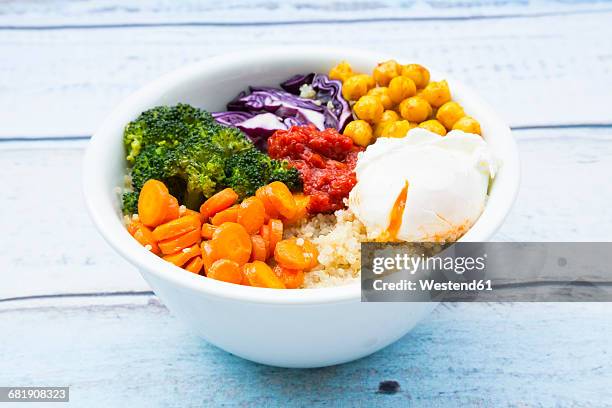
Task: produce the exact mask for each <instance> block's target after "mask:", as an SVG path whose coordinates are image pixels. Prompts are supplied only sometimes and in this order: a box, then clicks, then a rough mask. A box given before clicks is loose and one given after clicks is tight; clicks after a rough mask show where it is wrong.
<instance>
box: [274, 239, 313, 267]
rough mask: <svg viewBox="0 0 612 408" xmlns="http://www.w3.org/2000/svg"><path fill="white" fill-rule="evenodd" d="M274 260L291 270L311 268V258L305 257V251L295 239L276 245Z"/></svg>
mask: <svg viewBox="0 0 612 408" xmlns="http://www.w3.org/2000/svg"><path fill="white" fill-rule="evenodd" d="M274 259H275V260H276V262H278V264H279V265H281V266H284V267H285V268H289V269H302V270H303V269H305V268H307V267H308V266H310V258H308V259H306V257H305V256H304V249H303V248H302V247H301V246H299V245H298V244H297V243H296V239H295V238H290V239H285V240H282V241H280V242H279V243H278V244H276V248H275V249H274Z"/></svg>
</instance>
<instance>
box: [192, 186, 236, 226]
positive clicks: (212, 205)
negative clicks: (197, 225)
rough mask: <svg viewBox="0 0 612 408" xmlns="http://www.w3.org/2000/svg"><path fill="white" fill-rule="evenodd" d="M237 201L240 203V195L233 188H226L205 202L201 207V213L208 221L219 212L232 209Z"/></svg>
mask: <svg viewBox="0 0 612 408" xmlns="http://www.w3.org/2000/svg"><path fill="white" fill-rule="evenodd" d="M236 201H238V194H236V192H234V190H232V189H231V188H226V189H225V190H221V191H219V192H218V193H217V194H215V195H213V196H212V197H210V198H209V199H208V200H206V201H204V204H202V205H201V206H200V213H201V214H202V215H203V216H204V218H205V219H208V218H210V217H212V216H213V215H215V214H216V213H218V212H219V211H223V210H225V209H226V208H229V207H231V206H232V205H234V204H235V203H236Z"/></svg>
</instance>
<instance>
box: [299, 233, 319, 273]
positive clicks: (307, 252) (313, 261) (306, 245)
mask: <svg viewBox="0 0 612 408" xmlns="http://www.w3.org/2000/svg"><path fill="white" fill-rule="evenodd" d="M302 241H303V242H302ZM295 242H296V244H298V245H300V243H302V245H301V247H302V249H303V250H304V256H305V257H306V259H307V260H308V261H309V263H308V266H307V267H306V268H304V269H305V270H307V271H309V270H311V269H312V268H314V267H315V266H317V265H318V264H319V260H318V258H319V250H318V249H317V246H316V245H315V244H314V243H313V242H312V241H309V240H307V239H304V238H301V239H300V238H298V239H296V241H295Z"/></svg>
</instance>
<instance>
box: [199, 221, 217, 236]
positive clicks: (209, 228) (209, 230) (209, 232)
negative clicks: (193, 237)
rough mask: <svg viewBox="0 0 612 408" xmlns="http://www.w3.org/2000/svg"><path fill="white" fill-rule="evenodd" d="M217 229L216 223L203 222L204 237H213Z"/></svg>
mask: <svg viewBox="0 0 612 408" xmlns="http://www.w3.org/2000/svg"><path fill="white" fill-rule="evenodd" d="M216 229H217V226H216V225H212V224H208V223H204V224H202V238H204V239H211V238H212V236H213V233H214V232H215V230H216Z"/></svg>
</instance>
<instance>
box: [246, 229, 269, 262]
mask: <svg viewBox="0 0 612 408" xmlns="http://www.w3.org/2000/svg"><path fill="white" fill-rule="evenodd" d="M251 244H252V246H253V249H252V250H251V258H250V261H251V262H253V261H264V262H265V261H266V259H267V258H268V244H267V242H266V241H265V240H264V239H263V238H262V236H261V235H251Z"/></svg>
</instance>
